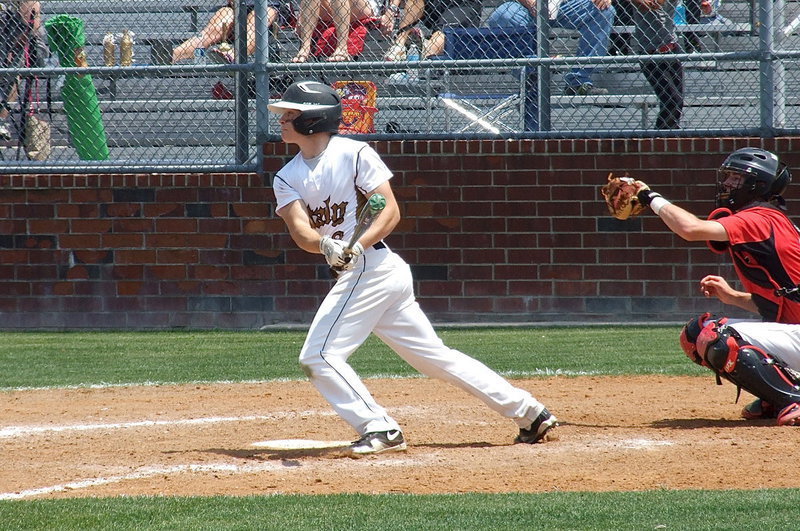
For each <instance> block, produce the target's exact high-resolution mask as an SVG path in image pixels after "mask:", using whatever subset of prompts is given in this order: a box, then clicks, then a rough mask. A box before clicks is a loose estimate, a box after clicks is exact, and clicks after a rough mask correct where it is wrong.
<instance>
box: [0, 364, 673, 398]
mask: <svg viewBox="0 0 800 531" xmlns="http://www.w3.org/2000/svg"><path fill="white" fill-rule="evenodd" d="M498 374H500V375H501V376H504V377H506V378H529V377H541V376H622V375H623V373H622V372H619V373H616V372H609V371H575V370H563V369H547V368H545V369H533V370H530V371H513V370H511V371H498ZM653 374H660V373H658V372H655V373H653ZM424 378H427V377H426V376H424V375H422V374H419V373H410V374H381V373H378V374H371V375H365V376H363V377H362V379H364V380H374V379H382V380H413V379H424ZM307 381H308V378H306V377H304V376H302V377H297V378H272V379H270V380H193V381H188V382H153V381H146V382H123V383H99V384H88V383H87V384H77V385H46V386H41V387H33V386H20V387H0V392H4V393H5V392H22V391H59V390H67V391H69V390H75V389H114V388H126V387H163V386H182V385H240V384H241V385H253V384H268V383H273V382H307Z"/></svg>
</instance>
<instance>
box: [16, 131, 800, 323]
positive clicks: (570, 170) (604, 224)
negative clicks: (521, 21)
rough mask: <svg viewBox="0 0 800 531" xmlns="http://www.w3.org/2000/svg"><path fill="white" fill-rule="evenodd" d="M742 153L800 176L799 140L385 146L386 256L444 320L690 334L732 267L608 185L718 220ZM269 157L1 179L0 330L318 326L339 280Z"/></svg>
mask: <svg viewBox="0 0 800 531" xmlns="http://www.w3.org/2000/svg"><path fill="white" fill-rule="evenodd" d="M746 145H755V146H762V147H764V148H766V149H770V150H774V151H777V152H779V153H781V154H783V155H784V159H785V160H786V161H787V162H788V163H789V164H790V165H791V166H793V167H797V166H799V165H800V153H798V151H800V149H798V148H800V139H798V138H782V139H773V140H760V139H745V138H742V139H734V138H725V139H646V140H636V139H628V140H625V139H607V140H520V141H516V140H515V141H503V140H496V141H459V142H449V141H397V142H380V143H377V144H376V148H377V149H378V151H379V152H380V153H382V154H383V155H384V158H385V160H386V162H387V164H388V165H389V167H390V168H392V169H393V171H394V172H395V174H396V176H395V179H394V180H393V183H394V188H395V193H396V195H397V196H398V199H399V200H400V202H401V209H402V212H403V216H404V217H403V220H402V221H401V224H400V226H399V228H398V229H397V231H396V232H395V233H394V234H393V235H392V236H391V237H390V238H389V239H388V240H387V242H388V243H389V245H390V246H391V247H392V248H393V249H395V250H396V251H397V252H399V253H401V254H402V255H403V256H404V257H405V258H406V260H408V261H409V262H410V263H411V264H413V267H414V270H415V275H416V281H417V293H418V296H419V298H420V302H421V304H422V306H423V308H424V309H425V310H426V312H427V313H428V315H429V316H430V317H431V319H432V320H433V321H435V322H476V321H479V322H556V321H559V322H560V321H591V322H600V321H614V322H620V321H630V320H632V321H645V320H656V321H684V320H686V319H687V318H688V317H689V316H692V315H693V314H696V313H699V312H701V311H705V310H712V311H720V309H721V307H720V306H719V305H718V304H717V303H714V302H712V301H707V300H704V299H702V298H701V297H698V293H697V281H698V280H699V279H700V278H701V277H702V276H703V275H705V274H708V273H719V274H722V275H724V276H726V277H728V278H733V271H732V268H731V267H730V265H729V261H728V260H727V259H726V258H725V257H719V256H718V255H715V254H712V253H711V252H709V251H708V250H707V249H706V247H705V246H704V245H702V244H700V243H686V242H683V241H682V240H680V239H679V238H677V237H675V236H673V235H672V234H671V233H669V232H667V231H665V229H664V226H663V224H662V223H661V222H660V221H659V220H658V219H657V218H656V217H655V216H653V215H652V214H649V213H648V214H647V215H645V216H643V217H641V218H638V219H634V220H629V221H626V222H620V221H616V220H614V219H613V218H610V217H609V216H608V215H607V213H606V211H605V206H604V204H603V203H602V201H601V200H600V196H599V192H598V189H599V185H600V184H602V183H603V182H604V180H605V178H606V175H607V174H608V172H609V171H612V170H613V171H617V170H628V171H630V172H631V174H632V175H635V176H637V177H639V178H642V179H643V180H645V181H646V182H648V183H649V184H650V185H651V186H652V187H653V188H654V189H656V190H658V191H659V192H661V193H662V194H663V195H665V196H666V197H667V198H669V199H671V200H673V201H675V202H678V203H680V204H681V205H683V206H686V207H687V208H689V209H690V210H691V211H693V212H695V213H698V214H701V215H705V214H706V213H707V212H709V211H710V210H711V209H712V207H713V195H714V181H715V172H716V168H717V166H718V165H719V163H720V162H721V161H722V160H723V159H724V157H725V155H726V154H727V153H729V152H730V151H732V150H734V149H736V148H738V147H743V146H746ZM264 150H265V151H264V152H265V154H266V155H267V156H266V163H265V166H266V167H265V170H266V177H260V176H258V175H255V174H225V175H222V174H215V175H208V174H191V175H181V174H178V175H173V174H143V175H0V190H2V192H1V193H0V319H2V320H1V321H0V323H2V324H0V328H4V329H21V328H173V327H187V328H257V327H260V326H264V325H270V324H282V323H297V322H301V323H306V322H308V321H309V320H310V318H311V316H312V315H313V312H314V311H315V309H316V307H317V305H318V303H319V301H320V299H321V297H322V296H324V294H325V293H326V291H327V290H328V287H329V285H330V280H329V279H328V276H327V268H326V267H324V266H323V265H322V264H323V263H324V262H322V261H321V259H320V257H319V256H314V255H310V254H307V253H305V252H303V251H300V250H298V249H297V248H296V247H295V246H294V244H293V242H292V241H291V239H290V238H289V236H288V234H287V233H286V231H285V227H284V225H283V222H282V220H280V218H278V217H276V216H275V214H274V202H273V201H274V197H273V195H272V191H271V189H270V177H271V175H272V174H273V173H274V171H275V170H277V169H278V168H280V167H281V166H282V165H283V163H284V162H285V161H286V160H287V158H288V157H290V156H291V155H292V154H293V153H294V151H293V148H291V147H286V146H284V145H282V144H267V145H265V146H264ZM795 186H797V185H795ZM794 190H795V188H792V187H790V188H789V191H788V193H787V199H789V206H790V210H792V206H793V204H792V203H793V201H792V199H793V197H794V196H795V191H794ZM793 210H796V208H795V209H793Z"/></svg>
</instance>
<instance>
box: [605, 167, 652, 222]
mask: <svg viewBox="0 0 800 531" xmlns="http://www.w3.org/2000/svg"><path fill="white" fill-rule="evenodd" d="M649 189H650V187H649V186H647V184H645V183H643V182H642V181H637V180H636V179H634V178H633V177H628V176H627V175H625V176H623V177H614V174H613V173H609V174H608V182H607V183H606V184H605V185H604V186H603V187H602V188H600V193H601V194H603V198H604V199H605V201H606V206H607V207H608V212H609V213H610V214H611V215H612V216H614V217H615V218H617V219H623V220H624V219H628V218H630V217H633V216H638V215H639V214H641V213H642V212H644V210H645V208H646V207H647V205H645V204H642V202H641V200H640V199H639V197H638V195H639V192H641V191H642V190H649Z"/></svg>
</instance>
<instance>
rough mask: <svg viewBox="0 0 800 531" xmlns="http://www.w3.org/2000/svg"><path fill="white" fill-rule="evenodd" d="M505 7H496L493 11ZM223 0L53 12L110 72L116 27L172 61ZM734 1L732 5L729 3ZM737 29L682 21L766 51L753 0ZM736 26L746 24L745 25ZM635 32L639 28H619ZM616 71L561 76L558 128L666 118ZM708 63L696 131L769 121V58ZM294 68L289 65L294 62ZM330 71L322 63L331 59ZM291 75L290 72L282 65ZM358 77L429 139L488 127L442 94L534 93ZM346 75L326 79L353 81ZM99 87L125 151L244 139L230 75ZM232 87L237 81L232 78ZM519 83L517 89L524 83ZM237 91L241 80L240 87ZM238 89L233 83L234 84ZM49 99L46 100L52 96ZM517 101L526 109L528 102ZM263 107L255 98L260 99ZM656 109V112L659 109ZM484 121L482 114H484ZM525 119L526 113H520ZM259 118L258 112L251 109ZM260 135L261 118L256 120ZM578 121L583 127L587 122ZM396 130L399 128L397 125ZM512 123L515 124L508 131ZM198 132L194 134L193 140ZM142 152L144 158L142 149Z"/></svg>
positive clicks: (712, 47) (697, 86) (565, 36)
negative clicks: (570, 89)
mask: <svg viewBox="0 0 800 531" xmlns="http://www.w3.org/2000/svg"><path fill="white" fill-rule="evenodd" d="M498 1H499V0H488V1H487V2H486V7H485V9H484V16H486V15H488V13H489V12H490V10H491V9H492V8H493V7H494V5H496V4H497V3H498ZM220 4H221V1H220V0H183V1H181V2H177V3H174V4H168V3H163V2H158V1H155V0H119V1H116V2H98V1H88V0H74V1H73V0H53V1H50V2H47V3H46V4H45V5H44V10H45V14H44V15H45V18H48V17H50V16H54V15H57V14H61V13H67V14H72V15H75V16H79V17H81V18H83V19H84V22H85V25H86V26H85V29H86V34H87V54H88V60H89V64H90V65H96V66H99V65H102V64H103V63H102V39H103V37H104V36H105V34H106V33H107V32H112V33H115V34H119V33H120V32H121V31H122V30H123V29H128V30H130V31H133V32H134V34H135V41H136V45H135V47H134V64H163V63H165V62H167V60H168V53H169V52H170V51H171V49H172V47H173V46H174V45H175V44H176V43H177V42H179V41H181V40H183V39H185V38H187V37H189V36H191V35H193V34H195V33H196V32H197V31H198V29H199V28H200V27H202V26H203V25H204V24H205V23H206V21H207V20H208V18H209V16H210V15H211V14H212V13H213V12H214V11H215V10H216V9H217V8H219V6H220ZM726 6H727V7H726ZM723 7H726V8H727V9H729V10H733V9H734V8H736V9H738V10H739V11H737V12H736V13H737V16H736V17H734V16H733V15H732V13H733V11H729V12H725V11H723V15H725V16H726V18H727V19H728V20H731V21H732V22H728V23H725V24H714V25H701V26H682V27H679V29H680V30H681V31H682V32H686V31H700V32H701V34H702V35H703V36H704V39H705V41H704V42H706V43H707V45H708V46H707V50H708V51H711V52H714V51H730V50H742V49H747V50H753V49H757V38H756V37H754V36H753V35H752V29H753V26H752V25H751V23H750V22H749V19H748V18H747V16H746V15H743V13H748V11H747V10H748V9H750V8H751V4H750V2H749V1H744V2H742V1H738V0H737V1H735V2H734V1H731V2H728V3H725V4H723ZM734 20H735V21H734ZM615 31H616V32H619V33H624V32H627V31H630V28H629V27H615ZM276 36H277V37H278V39H279V45H280V50H281V60H282V61H288V60H289V59H290V58H291V57H292V56H293V55H294V52H295V50H296V48H297V44H298V43H297V37H296V35H295V34H294V32H293V31H292V30H291V29H290V28H284V29H283V30H281V31H279V32H277V33H276ZM576 38H577V33H576V32H570V31H567V30H561V29H555V28H554V29H552V32H551V36H550V52H551V54H552V55H554V56H558V55H560V56H569V55H571V54H572V53H574V50H575V49H576ZM788 39H789V41H787V42H788V44H787V46H794V47H795V48H797V47H800V46H798V44H800V42H799V41H800V39H798V37H797V35H795V34H792V35H791V36H790V37H788ZM388 47H389V41H388V40H387V39H386V37H384V36H382V35H381V34H380V32H379V31H372V32H370V36H369V37H368V40H367V45H366V47H365V51H364V54H363V55H362V57H360V58H358V59H359V60H360V61H362V62H363V61H382V58H383V54H384V52H385V51H386V50H387V49H388ZM618 59H619V60H618V62H617V63H615V64H614V65H611V66H603V67H599V68H598V69H597V74H596V75H597V81H596V82H597V84H598V85H599V86H605V87H607V88H608V89H609V90H610V92H611V93H610V94H609V95H608V96H601V97H574V96H562V95H561V83H562V81H561V76H562V75H563V73H564V72H565V71H567V70H568V67H567V66H563V65H562V66H558V67H554V68H552V69H551V73H552V76H551V80H550V87H551V97H550V100H549V103H550V109H551V112H552V117H551V126H552V128H553V129H556V130H558V129H561V130H566V131H569V130H572V129H575V128H576V127H577V126H580V128H582V129H587V130H592V129H596V130H607V129H619V130H635V129H647V128H648V127H650V124H652V123H653V120H654V115H655V112H657V107H658V104H657V100H656V98H655V96H654V95H653V93H652V89H651V88H650V87H649V86H648V85H647V83H646V82H645V80H644V78H643V76H642V75H641V72H640V71H639V67H638V64H636V63H635V62H631V61H628V60H626V59H625V58H624V57H618ZM707 63H708V62H704V63H703V64H702V68H701V67H700V66H701V65H700V63H699V62H698V63H697V65H695V64H694V63H692V62H687V63H686V66H687V75H686V78H687V79H686V81H687V82H686V106H687V107H686V113H685V117H684V127H686V128H697V129H702V128H724V127H730V126H733V127H756V126H758V119H759V103H758V99H757V94H758V91H759V79H758V76H759V73H758V69H757V66H758V65H757V63H755V62H754V61H751V62H749V63H743V62H727V63H725V62H714V63H712V64H711V65H710V66H709V65H708V64H707ZM283 66H284V67H285V66H287V65H283ZM320 66H321V67H322V64H320ZM278 67H279V68H280V65H278ZM395 71H397V69H396V68H395V69H394V70H387V71H385V72H378V73H375V72H372V73H368V74H363V73H362V74H357V75H358V76H359V78H363V79H370V80H372V81H374V82H375V83H376V84H377V85H378V108H379V112H378V114H377V115H376V117H375V123H376V129H377V131H378V132H384V131H387V130H388V131H391V130H399V131H413V132H419V133H422V134H424V133H436V134H442V133H446V132H448V131H458V130H467V131H475V132H485V129H481V128H480V127H478V128H472V129H467V127H468V126H469V120H467V119H463V120H462V119H461V118H459V117H458V116H456V115H453V114H452V113H450V114H446V113H447V111H446V109H445V106H444V105H443V102H442V95H448V94H451V95H452V94H464V93H465V92H466V91H467V89H468V90H470V91H472V92H483V93H484V94H485V95H486V96H492V95H498V94H514V93H515V91H516V93H518V94H519V95H520V98H523V97H524V90H525V89H524V87H521V86H520V84H519V83H520V77H519V76H515V75H514V72H515V71H517V70H515V69H514V68H506V69H498V68H494V69H488V70H485V71H481V70H473V71H470V70H465V69H459V70H453V71H447V72H442V71H438V72H437V71H435V70H434V69H429V70H428V72H423V73H422V75H421V77H420V78H419V82H418V83H417V84H415V85H412V86H391V85H389V84H388V83H387V77H388V75H389V74H391V73H392V72H395ZM785 73H786V86H787V94H788V95H790V96H791V97H790V98H788V99H787V101H786V103H787V116H788V119H789V120H795V117H796V116H797V115H798V114H800V105H798V101H797V98H796V97H795V96H794V95H795V94H798V93H800V91H798V90H797V89H798V88H800V68H798V66H797V65H795V64H793V63H787V64H786V70H785ZM347 75H348V74H347V73H346V72H340V73H338V74H330V73H326V74H325V77H326V78H329V79H330V80H331V81H332V80H334V79H336V78H335V77H333V76H339V77H338V78H339V79H342V78H343V77H342V76H347ZM94 79H95V85H96V87H97V89H98V95H99V98H100V100H101V107H102V110H103V115H104V122H105V125H106V130H107V134H108V137H109V144H110V145H111V146H115V147H120V148H122V147H126V146H130V147H131V149H133V147H134V146H141V147H147V146H173V147H176V148H177V147H180V146H196V145H198V144H202V145H208V146H224V145H230V144H231V143H232V142H233V138H234V133H233V130H234V123H233V121H234V114H233V109H234V101H233V100H215V99H213V98H212V97H211V88H212V86H213V85H214V83H216V82H217V81H219V80H220V79H223V77H221V76H220V75H219V74H213V73H208V72H202V71H196V72H192V73H186V72H184V73H171V74H168V75H164V74H160V75H147V76H131V75H109V76H106V75H95V76H94ZM223 81H225V82H226V83H229V82H230V81H231V79H230V77H226V78H225V79H223ZM515 83H516V85H515ZM229 84H230V83H229ZM230 86H231V87H232V85H230ZM40 99H41V101H44V97H43V96H42V97H41V98H40ZM484 99H485V100H486V101H487V105H497V102H496V101H495V102H492V101H491V100H492V98H491V97H486V98H484ZM517 103H520V101H519V100H518V101H517ZM250 107H251V110H253V103H252V102H251V103H250ZM523 110H524V105H506V106H505V107H504V108H503V111H504V112H506V113H508V114H507V115H504V116H503V117H502V118H501V119H502V121H503V123H504V124H511V125H510V127H511V128H520V127H521V126H520V124H522V123H524V120H523V118H522V117H521V116H520V114H519V113H520V112H523ZM654 110H655V112H654ZM478 111H479V112H478V114H479V115H480V109H479V110H478ZM52 112H53V114H54V118H53V134H54V144H58V143H62V144H63V145H67V144H68V142H67V141H66V135H67V132H66V120H65V117H64V116H63V114H62V106H61V104H60V103H59V101H58V95H57V91H56V90H54V102H53V105H52ZM514 113H516V115H515V114H514ZM251 114H252V115H255V113H254V112H252V113H251ZM250 118H251V132H252V131H253V128H252V120H253V119H254V116H251V117H250ZM576 124H577V125H576ZM390 127H392V128H394V129H390ZM504 127H505V126H504ZM188 133H192V134H188ZM132 152H133V151H132Z"/></svg>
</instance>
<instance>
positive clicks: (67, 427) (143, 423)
mask: <svg viewBox="0 0 800 531" xmlns="http://www.w3.org/2000/svg"><path fill="white" fill-rule="evenodd" d="M312 415H313V416H317V415H321V416H333V415H335V413H334V412H333V411H297V412H295V411H278V412H275V413H270V414H269V415H246V416H242V417H204V418H196V419H177V420H137V421H131V422H110V423H98V424H62V425H58V426H6V427H3V428H0V439H11V438H15V437H26V436H30V435H40V434H45V433H64V432H82V431H94V430H106V431H112V430H123V429H132V428H152V427H159V426H194V425H204V424H217V423H225V422H252V421H259V420H285V419H287V418H295V417H303V416H312Z"/></svg>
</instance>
